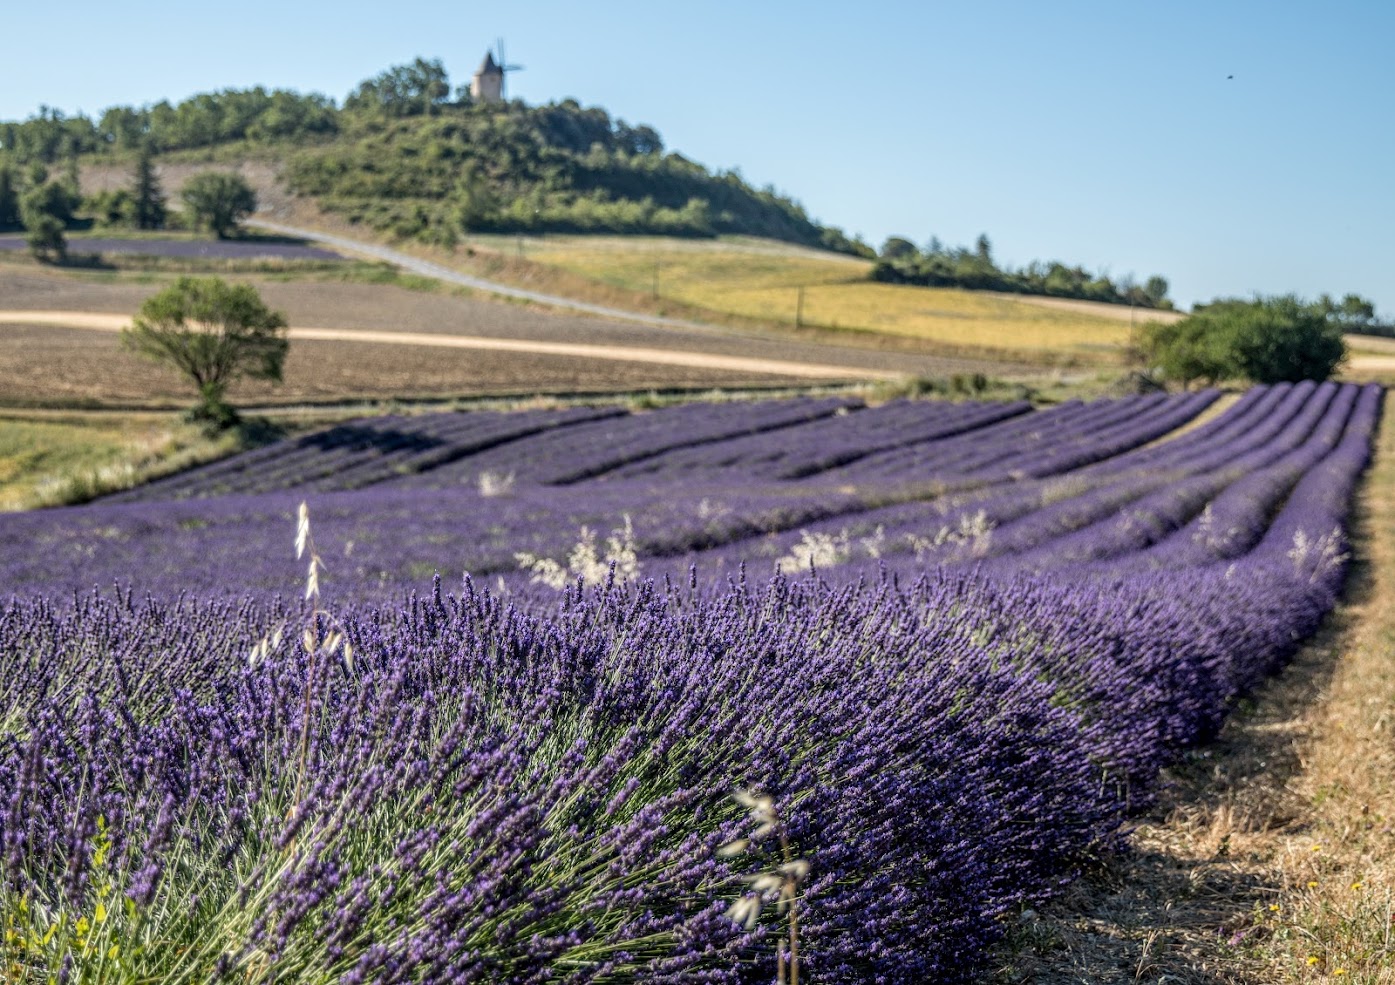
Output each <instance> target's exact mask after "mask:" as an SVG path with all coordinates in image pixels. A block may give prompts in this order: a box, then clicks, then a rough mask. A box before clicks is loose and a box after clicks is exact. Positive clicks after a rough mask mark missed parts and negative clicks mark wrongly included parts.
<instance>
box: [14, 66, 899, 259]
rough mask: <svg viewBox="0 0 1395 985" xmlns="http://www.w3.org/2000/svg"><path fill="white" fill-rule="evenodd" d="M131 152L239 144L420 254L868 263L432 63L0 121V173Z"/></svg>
mask: <svg viewBox="0 0 1395 985" xmlns="http://www.w3.org/2000/svg"><path fill="white" fill-rule="evenodd" d="M143 146H145V147H149V148H150V149H151V150H152V151H154V152H155V153H157V154H160V155H163V156H166V157H169V156H174V157H176V158H178V157H184V156H188V154H189V153H190V152H200V153H205V154H206V153H210V152H216V153H217V155H218V156H219V157H220V158H223V157H226V156H227V155H228V154H229V153H231V152H233V151H235V150H237V149H238V148H239V147H242V148H245V149H246V151H247V153H248V154H249V155H252V156H258V157H273V158H275V159H277V160H278V161H280V162H282V163H283V164H284V165H285V175H286V178H287V180H288V182H289V184H290V186H291V189H292V190H293V191H296V192H298V193H301V194H305V195H312V196H315V197H316V198H317V199H318V200H319V201H320V203H321V205H322V206H324V207H325V208H327V209H329V210H331V211H336V212H339V213H342V214H344V215H346V216H347V217H349V218H351V219H353V220H355V221H360V222H363V223H365V224H367V225H369V226H371V227H372V228H374V229H377V230H381V231H389V232H392V233H394V234H396V235H399V236H403V237H408V238H420V239H423V240H426V241H430V242H437V243H452V242H454V241H455V240H456V238H458V237H459V236H460V235H461V234H463V233H466V232H616V233H650V234H657V235H679V236H714V235H718V234H723V233H740V234H748V235H754V236H767V237H771V238H774V239H779V240H784V241H786V242H790V243H798V244H801V245H805V246H820V247H824V248H827V249H832V250H837V251H840V252H844V253H851V254H857V255H863V256H871V255H872V251H871V250H870V248H868V247H867V246H866V245H865V244H862V243H859V242H855V241H853V240H850V239H849V238H848V237H847V236H846V235H845V234H844V233H843V232H842V231H841V230H838V229H834V228H830V227H827V226H823V225H820V224H819V223H816V222H814V221H813V220H812V219H810V218H809V216H808V214H807V213H806V212H805V211H804V209H803V207H802V206H801V205H800V204H799V203H798V202H796V201H795V200H793V199H791V198H789V197H787V196H785V195H781V194H778V193H776V192H775V191H774V189H773V188H765V189H756V188H753V187H752V186H751V185H749V184H748V183H747V182H746V181H744V180H743V179H742V178H741V177H740V175H738V174H736V173H733V172H712V171H709V170H708V169H707V168H705V167H703V166H702V165H700V164H697V163H695V162H693V161H690V160H688V159H687V158H685V157H683V156H682V155H681V154H676V153H671V152H665V150H664V144H663V140H662V138H661V137H660V136H659V134H658V133H657V131H655V130H654V129H653V128H652V127H649V126H643V125H641V126H630V125H629V124H627V123H625V121H623V120H616V119H612V118H611V117H610V115H609V114H608V113H607V112H606V111H605V110H604V109H601V108H599V107H583V106H581V105H580V104H579V103H577V102H576V101H574V100H566V101H563V102H560V103H552V104H548V105H545V106H527V105H525V104H523V103H522V102H518V101H514V102H507V103H498V104H491V105H475V104H473V103H472V101H471V100H470V98H469V95H468V93H467V92H465V91H463V90H458V91H456V92H455V93H454V94H453V95H452V91H451V87H450V84H449V80H448V78H447V77H446V73H445V70H444V68H442V66H441V64H440V62H439V61H433V62H428V61H422V60H420V59H418V60H417V61H416V62H415V63H413V64H412V65H403V66H397V67H395V68H392V69H389V70H388V71H386V72H384V73H382V74H381V75H379V76H377V77H376V78H373V79H369V80H367V81H365V82H364V83H362V84H361V85H360V86H359V87H358V88H357V89H356V90H355V91H354V92H353V93H351V94H350V95H349V96H348V97H347V98H346V99H345V100H344V102H343V105H342V106H340V105H337V104H336V103H335V102H334V101H333V100H331V99H328V98H327V97H325V96H322V95H319V94H310V95H303V94H300V93H296V92H290V91H285V90H275V91H271V92H268V91H266V90H265V89H262V88H260V87H258V88H256V89H250V90H225V91H222V92H213V93H202V94H200V95H197V96H193V97H191V98H189V99H187V100H185V101H183V102H181V103H178V104H174V105H172V104H170V103H168V102H159V103H156V104H154V105H152V106H142V107H129V106H116V107H112V108H110V109H108V110H106V111H105V112H104V113H102V115H101V116H100V117H99V118H97V119H95V120H94V119H92V118H90V117H87V116H82V115H79V116H74V117H68V116H64V115H63V114H62V113H60V112H58V111H56V110H53V109H49V108H47V107H45V108H43V109H41V110H40V112H39V113H38V114H37V115H36V116H34V117H32V118H31V119H29V120H26V121H24V122H22V123H18V122H6V123H0V167H5V166H7V165H14V166H20V167H30V166H32V165H34V164H36V163H38V164H43V165H47V166H55V165H59V166H63V167H65V168H67V169H68V170H70V171H75V170H76V169H75V167H74V166H73V163H72V162H73V160H74V159H75V158H79V157H87V156H94V155H95V156H115V157H124V156H131V155H134V153H135V152H136V151H137V150H138V149H139V148H141V147H143Z"/></svg>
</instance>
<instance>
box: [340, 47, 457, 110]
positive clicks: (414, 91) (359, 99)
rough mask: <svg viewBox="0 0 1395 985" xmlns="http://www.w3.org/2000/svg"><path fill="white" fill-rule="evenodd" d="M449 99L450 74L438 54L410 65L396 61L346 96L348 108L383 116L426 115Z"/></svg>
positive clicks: (346, 107) (419, 59) (345, 106)
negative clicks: (429, 59)
mask: <svg viewBox="0 0 1395 985" xmlns="http://www.w3.org/2000/svg"><path fill="white" fill-rule="evenodd" d="M449 101H450V78H449V77H448V76H447V75H446V69H445V66H444V65H442V64H441V60H440V59H439V58H433V59H432V60H431V61H426V60H425V59H423V58H417V59H416V60H415V61H413V62H412V63H411V64H410V65H394V66H393V67H392V68H390V69H388V70H387V71H386V72H383V73H381V74H379V75H377V76H375V77H373V78H371V79H369V80H367V81H366V82H361V83H359V87H358V88H357V89H355V90H354V91H353V92H352V93H350V94H349V96H348V98H346V99H345V100H344V109H346V110H348V111H349V112H364V111H367V112H376V113H381V114H383V115H384V116H424V115H427V114H431V113H435V112H437V111H438V110H439V109H440V108H441V107H443V106H444V105H445V104H446V103H447V102H449Z"/></svg>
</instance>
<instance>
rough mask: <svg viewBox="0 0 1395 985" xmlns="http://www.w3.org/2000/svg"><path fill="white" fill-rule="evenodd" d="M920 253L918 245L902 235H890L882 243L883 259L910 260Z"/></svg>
mask: <svg viewBox="0 0 1395 985" xmlns="http://www.w3.org/2000/svg"><path fill="white" fill-rule="evenodd" d="M919 255H920V251H919V250H918V249H916V245H915V244H914V243H912V242H911V241H910V240H908V239H906V238H905V237H902V236H888V237H887V240H886V242H885V243H883V244H882V252H881V256H882V259H883V260H910V259H914V258H915V257H917V256H919Z"/></svg>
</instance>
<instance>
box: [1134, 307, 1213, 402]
mask: <svg viewBox="0 0 1395 985" xmlns="http://www.w3.org/2000/svg"><path fill="white" fill-rule="evenodd" d="M1140 342H1141V348H1142V349H1143V352H1144V356H1145V358H1146V359H1147V360H1148V362H1149V364H1150V365H1152V366H1155V367H1157V369H1158V372H1159V373H1160V374H1161V375H1162V376H1163V377H1164V378H1165V379H1168V380H1173V381H1176V382H1178V383H1181V384H1182V385H1183V386H1184V387H1189V386H1191V385H1192V383H1194V382H1196V381H1198V380H1200V381H1203V382H1205V383H1207V384H1208V385H1209V384H1214V383H1216V382H1218V381H1219V380H1224V379H1228V378H1229V377H1231V376H1234V375H1235V360H1234V356H1233V354H1232V353H1231V352H1230V350H1229V348H1228V346H1227V345H1226V344H1225V342H1224V339H1223V337H1222V334H1221V333H1220V332H1219V331H1217V330H1216V327H1215V326H1214V325H1212V324H1211V323H1210V322H1209V321H1208V319H1206V318H1204V317H1202V316H1199V315H1193V316H1192V317H1190V318H1183V319H1182V320H1181V321H1176V322H1172V323H1170V324H1169V323H1165V322H1150V323H1149V324H1147V325H1145V326H1144V327H1143V329H1142V332H1141V339H1140Z"/></svg>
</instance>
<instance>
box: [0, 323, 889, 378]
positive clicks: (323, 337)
mask: <svg viewBox="0 0 1395 985" xmlns="http://www.w3.org/2000/svg"><path fill="white" fill-rule="evenodd" d="M130 321H131V320H130V319H129V318H127V317H124V316H122V315H108V314H97V313H93V312H85V311H0V324H9V325H52V326H56V327H62V328H83V329H90V330H92V331H99V332H119V331H120V330H121V329H122V328H124V327H126V326H127V325H129V324H130ZM288 334H289V336H290V338H291V339H292V340H295V339H305V340H311V341H317V342H376V343H383V344H387V345H404V346H428V347H434V348H443V349H477V350H485V351H491V352H512V353H528V354H531V355H549V356H566V357H572V358H580V359H601V360H607V361H610V362H631V363H647V364H650V365H658V366H682V367H686V368H690V369H710V370H722V371H728V372H738V373H757V374H765V375H773V376H790V377H796V378H799V379H816V380H864V379H872V380H889V379H899V378H900V377H901V376H902V375H903V374H900V373H893V372H888V371H885V370H875V369H866V368H852V367H847V366H830V365H826V364H819V363H802V362H792V361H787V360H778V359H757V358H748V357H741V356H725V355H718V354H715V353H707V352H686V351H683V350H677V349H656V348H650V347H645V346H620V345H592V344H586V343H573V342H539V341H533V340H528V339H499V338H485V337H481V336H472V335H454V334H451V335H447V334H436V333H423V332H376V331H366V330H361V329H347V328H311V327H294V326H293V327H292V328H290V329H289V332H288Z"/></svg>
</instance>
